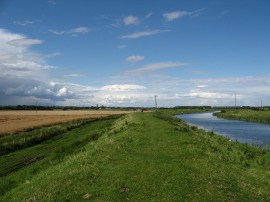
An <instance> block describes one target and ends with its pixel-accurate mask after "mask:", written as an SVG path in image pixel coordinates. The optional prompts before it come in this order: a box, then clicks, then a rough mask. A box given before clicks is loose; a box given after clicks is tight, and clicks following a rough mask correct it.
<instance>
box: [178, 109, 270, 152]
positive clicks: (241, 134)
mask: <svg viewBox="0 0 270 202" xmlns="http://www.w3.org/2000/svg"><path fill="white" fill-rule="evenodd" d="M213 113H214V112H204V113H195V114H183V115H177V116H176V117H178V118H180V119H182V120H184V121H185V122H186V123H188V124H189V125H193V126H197V127H198V128H201V129H204V130H206V131H213V132H214V133H216V134H220V135H223V136H227V137H229V138H230V139H231V140H234V141H235V140H237V141H239V142H241V143H248V144H254V145H258V146H265V145H267V147H268V149H269V148H270V124H259V123H251V122H245V121H236V120H227V119H222V118H217V117H215V116H213Z"/></svg>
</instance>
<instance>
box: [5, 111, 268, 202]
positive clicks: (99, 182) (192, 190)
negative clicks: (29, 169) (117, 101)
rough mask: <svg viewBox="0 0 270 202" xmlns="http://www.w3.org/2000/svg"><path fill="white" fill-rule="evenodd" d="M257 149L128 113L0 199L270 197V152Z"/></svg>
mask: <svg viewBox="0 0 270 202" xmlns="http://www.w3.org/2000/svg"><path fill="white" fill-rule="evenodd" d="M245 149H246V150H245ZM253 150H254V149H251V148H250V147H249V146H245V147H244V146H242V145H240V144H239V143H231V142H229V141H228V140H227V139H225V138H223V137H219V136H216V135H213V134H212V133H205V132H203V131H200V130H197V129H191V128H189V127H188V126H186V125H185V124H183V123H182V122H177V121H172V120H170V119H165V118H164V117H162V116H161V115H157V114H155V113H136V114H129V115H125V116H124V117H122V118H120V119H118V120H117V121H116V122H115V124H114V125H113V126H112V127H110V128H109V129H108V130H107V132H106V134H104V135H103V136H102V137H101V138H100V139H99V140H97V141H96V142H90V143H89V144H87V145H86V146H85V148H84V150H82V151H81V152H79V153H77V154H74V155H70V156H69V157H67V158H65V159H64V161H63V162H61V163H59V164H57V165H55V166H52V167H50V168H49V169H47V170H45V171H44V172H42V173H39V174H37V175H36V176H34V177H33V178H32V179H31V180H29V181H26V182H25V183H23V184H21V185H20V186H18V187H17V188H15V189H13V190H11V191H10V192H8V193H6V195H4V196H3V197H0V201H30V200H32V201H87V200H89V201H269V200H270V195H269V190H270V172H269V165H270V163H269V158H270V156H269V154H267V153H264V152H262V151H260V150H258V151H257V150H256V151H255V150H254V152H253V153H252V151H253ZM245 151H247V152H246V153H245ZM248 152H249V153H252V154H254V155H255V156H256V157H254V158H249V156H248V155H247V154H248ZM257 156H258V157H257ZM241 157H242V158H243V159H242V160H241ZM262 158H263V159H265V162H264V163H263V164H262V165H259V164H258V163H257V161H258V160H261V159H262Z"/></svg>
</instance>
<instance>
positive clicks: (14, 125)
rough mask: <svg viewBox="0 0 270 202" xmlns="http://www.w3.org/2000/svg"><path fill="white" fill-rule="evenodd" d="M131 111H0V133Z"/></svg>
mask: <svg viewBox="0 0 270 202" xmlns="http://www.w3.org/2000/svg"><path fill="white" fill-rule="evenodd" d="M131 112H132V111H116V110H64V111H63V110H55V111H34V110H33V111H32V110H29V111H28V110H27V111H23V110H10V111H0V135H1V134H13V133H16V132H19V131H23V130H27V129H29V128H33V127H39V126H44V125H52V124H56V123H61V122H67V121H71V120H76V119H88V118H98V117H105V116H109V115H114V114H126V113H131Z"/></svg>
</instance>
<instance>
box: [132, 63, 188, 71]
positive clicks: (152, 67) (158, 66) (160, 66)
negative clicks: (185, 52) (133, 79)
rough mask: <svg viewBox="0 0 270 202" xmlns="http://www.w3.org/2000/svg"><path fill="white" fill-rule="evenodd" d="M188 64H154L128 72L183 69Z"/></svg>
mask: <svg viewBox="0 0 270 202" xmlns="http://www.w3.org/2000/svg"><path fill="white" fill-rule="evenodd" d="M186 65H188V64H186V63H173V62H163V63H154V64H149V65H146V66H144V67H139V68H136V69H133V70H128V71H127V73H144V72H151V71H156V70H159V69H167V68H175V67H182V66H186Z"/></svg>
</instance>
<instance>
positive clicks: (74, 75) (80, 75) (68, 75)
mask: <svg viewBox="0 0 270 202" xmlns="http://www.w3.org/2000/svg"><path fill="white" fill-rule="evenodd" d="M64 77H67V78H80V77H85V75H83V74H67V75H64Z"/></svg>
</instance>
